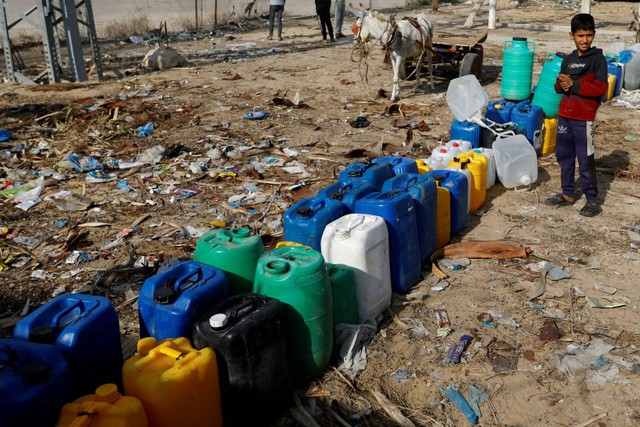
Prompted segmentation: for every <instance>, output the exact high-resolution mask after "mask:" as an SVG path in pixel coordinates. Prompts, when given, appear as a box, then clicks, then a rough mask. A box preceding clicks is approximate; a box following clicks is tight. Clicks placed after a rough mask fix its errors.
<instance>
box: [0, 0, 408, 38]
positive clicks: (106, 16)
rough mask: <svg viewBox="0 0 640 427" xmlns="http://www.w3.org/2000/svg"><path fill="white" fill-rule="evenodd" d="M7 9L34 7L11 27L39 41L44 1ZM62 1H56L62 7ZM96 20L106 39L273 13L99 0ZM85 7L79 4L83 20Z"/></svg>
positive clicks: (262, 6) (388, 3)
mask: <svg viewBox="0 0 640 427" xmlns="http://www.w3.org/2000/svg"><path fill="white" fill-rule="evenodd" d="M0 1H3V2H4V3H5V4H6V5H7V7H6V8H5V10H6V15H7V23H8V24H12V23H14V22H16V21H18V20H20V18H21V17H23V16H24V15H25V14H27V13H28V12H29V11H31V13H29V14H28V16H27V19H22V20H21V21H20V22H19V23H17V24H16V25H14V26H13V27H11V29H10V37H11V39H12V41H14V43H15V40H17V39H26V40H27V41H30V40H37V39H38V37H39V35H40V33H41V32H40V30H39V25H40V22H41V17H40V13H39V10H37V9H36V7H37V5H38V4H40V3H42V1H43V0H0ZM61 1H62V0H51V4H53V5H54V6H57V7H59V6H60V3H61ZM412 1H415V0H358V1H356V0H346V2H347V4H349V3H352V4H353V5H354V7H356V8H357V7H359V4H362V5H364V6H365V7H373V8H387V7H397V6H405V5H407V4H409V3H411V2H412ZM81 3H82V2H81V1H80V0H76V4H79V5H80V4H81ZM91 5H92V8H93V18H94V21H95V25H96V33H97V35H98V38H100V39H109V40H113V39H121V38H127V37H129V36H132V35H143V34H145V33H147V32H149V31H154V30H156V31H157V30H159V29H160V28H161V27H162V28H164V27H165V25H166V29H167V30H168V31H170V32H176V31H183V30H198V29H202V28H208V27H213V26H214V23H215V22H217V23H225V22H227V21H228V20H232V19H233V20H238V19H241V18H245V17H246V18H253V17H258V16H260V15H264V14H267V13H268V10H269V0H93V1H92V2H91ZM83 13H84V7H82V6H80V7H79V8H78V16H79V18H80V19H82V14H83ZM313 14H315V2H314V1H313V0H289V1H288V2H287V4H286V7H285V17H286V16H287V15H289V16H300V15H313Z"/></svg>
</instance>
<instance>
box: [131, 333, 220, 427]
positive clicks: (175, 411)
mask: <svg viewBox="0 0 640 427" xmlns="http://www.w3.org/2000/svg"><path fill="white" fill-rule="evenodd" d="M122 377H123V382H124V392H125V395H127V396H134V397H137V398H138V399H140V402H142V406H143V408H144V412H145V414H146V415H147V420H148V421H149V425H150V426H153V427H176V426H189V427H222V425H223V424H222V403H221V400H220V382H219V381H220V380H219V376H218V363H217V361H216V354H215V353H214V351H213V350H212V349H210V348H208V347H206V348H203V349H201V350H196V349H195V348H193V347H192V346H191V343H190V342H189V340H188V339H186V338H176V339H173V340H164V341H162V342H158V341H156V339H155V338H151V337H149V338H142V339H141V340H140V341H138V352H137V353H136V355H135V356H133V357H131V358H129V359H128V360H127V361H126V362H124V365H123V367H122Z"/></svg>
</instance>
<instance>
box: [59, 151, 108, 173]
mask: <svg viewBox="0 0 640 427" xmlns="http://www.w3.org/2000/svg"><path fill="white" fill-rule="evenodd" d="M67 160H69V162H70V163H71V164H72V165H73V168H74V169H75V170H76V172H90V171H95V170H102V169H103V168H104V166H103V165H102V163H100V162H99V161H97V160H96V159H94V158H93V157H91V156H78V155H77V154H71V155H69V156H68V157H67Z"/></svg>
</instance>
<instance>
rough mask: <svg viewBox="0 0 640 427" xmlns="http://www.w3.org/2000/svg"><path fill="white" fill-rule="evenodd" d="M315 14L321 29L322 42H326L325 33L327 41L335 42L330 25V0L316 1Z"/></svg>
mask: <svg viewBox="0 0 640 427" xmlns="http://www.w3.org/2000/svg"><path fill="white" fill-rule="evenodd" d="M316 13H317V14H318V19H319V20H320V28H321V29H322V42H323V43H326V42H327V31H328V32H329V39H330V40H331V41H335V40H334V38H333V26H332V25H331V0H316Z"/></svg>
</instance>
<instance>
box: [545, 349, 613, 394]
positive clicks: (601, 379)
mask: <svg viewBox="0 0 640 427" xmlns="http://www.w3.org/2000/svg"><path fill="white" fill-rule="evenodd" d="M614 348H615V346H613V345H611V344H607V343H605V342H604V341H603V340H602V339H601V338H598V339H595V340H593V341H590V342H588V343H586V344H583V345H580V346H576V345H573V344H570V345H569V346H567V350H566V353H564V354H563V355H562V356H561V357H560V358H559V359H558V360H557V361H556V368H557V369H558V370H559V371H560V372H562V373H563V374H564V375H565V376H566V377H567V379H568V380H569V381H576V380H577V378H579V377H578V376H577V375H576V374H577V373H578V372H580V371H584V372H585V381H586V383H587V384H588V385H589V386H590V387H591V388H598V387H601V386H602V385H604V384H605V383H607V382H612V381H614V382H620V381H621V379H618V374H619V372H620V368H619V367H618V366H617V365H616V364H612V363H609V362H608V361H607V359H608V358H609V357H610V355H609V352H610V351H611V350H613V349H614ZM622 381H626V380H622Z"/></svg>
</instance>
